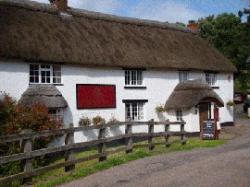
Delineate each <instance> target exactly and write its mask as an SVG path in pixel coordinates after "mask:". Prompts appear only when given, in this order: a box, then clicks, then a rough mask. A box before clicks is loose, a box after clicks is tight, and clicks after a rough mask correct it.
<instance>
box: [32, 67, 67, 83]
mask: <svg viewBox="0 0 250 187" xmlns="http://www.w3.org/2000/svg"><path fill="white" fill-rule="evenodd" d="M31 66H38V72H39V74H38V82H35V81H34V82H31ZM42 66H49V68H42ZM55 67H56V68H59V71H54V69H55ZM43 71H49V72H50V76H49V80H50V81H49V82H47V81H46V80H45V82H42V72H43ZM45 77H46V76H45ZM55 80H60V81H55ZM29 83H30V84H55V85H57V84H62V67H61V65H51V64H29Z"/></svg>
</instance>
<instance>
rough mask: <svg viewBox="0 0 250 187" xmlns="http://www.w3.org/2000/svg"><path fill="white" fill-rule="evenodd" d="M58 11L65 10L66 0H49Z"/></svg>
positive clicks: (66, 6)
mask: <svg viewBox="0 0 250 187" xmlns="http://www.w3.org/2000/svg"><path fill="white" fill-rule="evenodd" d="M49 1H50V3H51V4H52V5H53V6H55V7H56V8H57V9H58V10H59V11H61V12H65V11H66V10H67V8H68V0H49Z"/></svg>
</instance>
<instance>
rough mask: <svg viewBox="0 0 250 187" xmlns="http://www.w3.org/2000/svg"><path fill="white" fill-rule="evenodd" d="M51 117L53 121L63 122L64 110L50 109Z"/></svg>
mask: <svg viewBox="0 0 250 187" xmlns="http://www.w3.org/2000/svg"><path fill="white" fill-rule="evenodd" d="M49 115H50V118H51V119H52V120H55V121H59V122H63V109H49Z"/></svg>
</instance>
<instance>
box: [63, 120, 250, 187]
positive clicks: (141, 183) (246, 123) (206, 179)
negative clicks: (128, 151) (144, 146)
mask: <svg viewBox="0 0 250 187" xmlns="http://www.w3.org/2000/svg"><path fill="white" fill-rule="evenodd" d="M225 131H227V132H229V133H231V134H232V136H233V139H232V140H230V141H228V142H227V143H226V144H224V145H222V146H219V147H217V148H204V149H195V150H192V151H184V152H175V153H168V154H164V155H159V156H154V157H149V158H144V159H141V160H136V161H132V162H130V163H128V164H124V165H121V166H117V167H114V168H111V169H108V170H105V171H102V172H98V173H95V174H92V175H90V176H88V177H85V178H82V179H79V180H75V181H73V182H71V183H67V184H64V185H62V186H63V187H118V186H119V187H163V186H164V187H165V186H171V187H172V186H190V187H194V186H199V187H200V186H201V187H202V186H204V187H206V186H209V187H210V186H223V187H224V186H227V187H230V186H232V187H236V186H237V187H250V120H239V121H238V122H237V125H236V127H227V128H226V129H225Z"/></svg>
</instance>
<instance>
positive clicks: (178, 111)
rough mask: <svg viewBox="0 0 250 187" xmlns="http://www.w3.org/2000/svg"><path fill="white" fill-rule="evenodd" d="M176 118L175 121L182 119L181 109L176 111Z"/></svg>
mask: <svg viewBox="0 0 250 187" xmlns="http://www.w3.org/2000/svg"><path fill="white" fill-rule="evenodd" d="M176 119H177V121H182V120H183V118H182V111H181V110H177V111H176Z"/></svg>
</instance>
